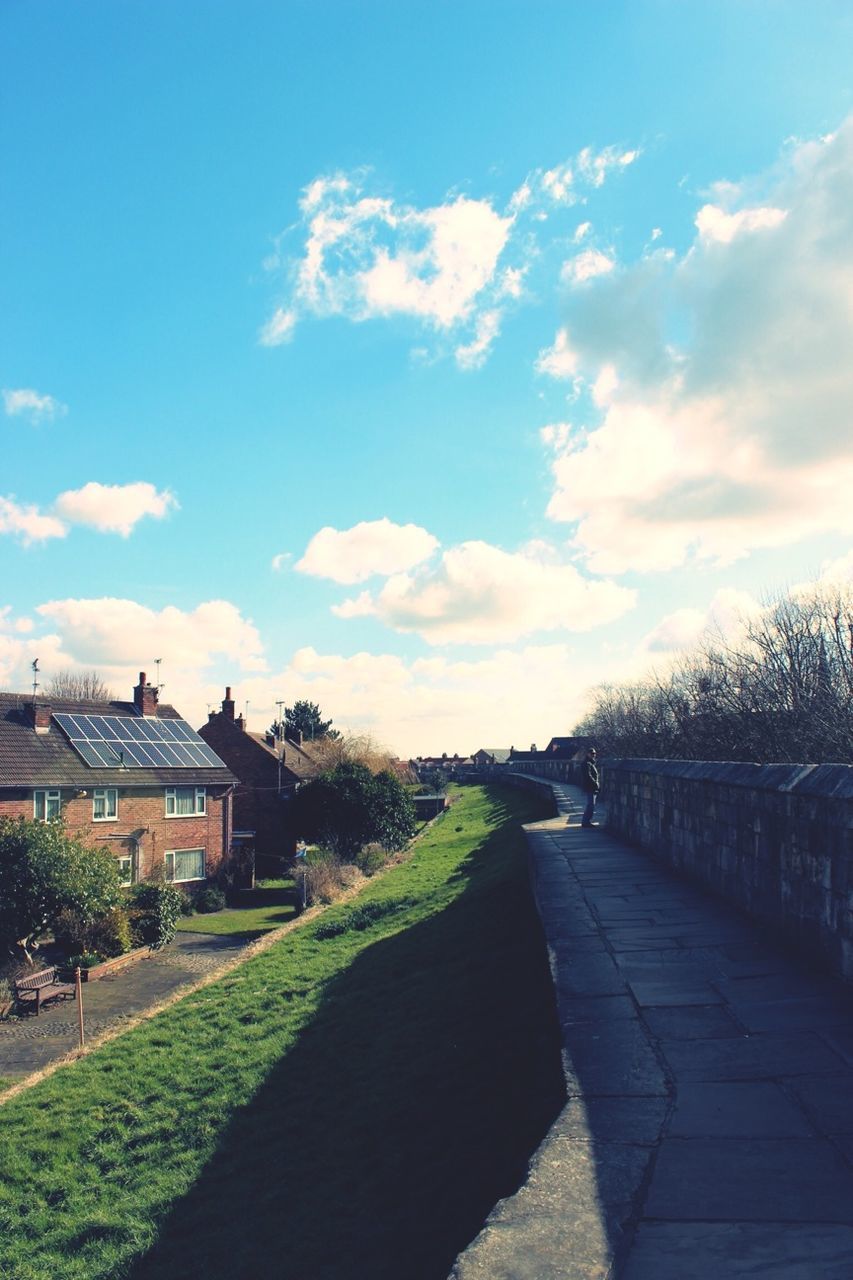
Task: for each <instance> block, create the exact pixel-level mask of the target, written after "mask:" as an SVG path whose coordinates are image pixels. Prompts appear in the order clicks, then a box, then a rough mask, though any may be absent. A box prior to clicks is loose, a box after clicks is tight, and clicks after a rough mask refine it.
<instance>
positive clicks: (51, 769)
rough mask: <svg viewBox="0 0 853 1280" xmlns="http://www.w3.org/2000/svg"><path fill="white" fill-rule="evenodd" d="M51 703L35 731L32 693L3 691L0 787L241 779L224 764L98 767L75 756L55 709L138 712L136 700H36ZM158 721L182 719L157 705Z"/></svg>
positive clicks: (212, 782) (151, 784)
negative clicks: (47, 719) (44, 727)
mask: <svg viewBox="0 0 853 1280" xmlns="http://www.w3.org/2000/svg"><path fill="white" fill-rule="evenodd" d="M36 703H37V704H38V705H39V706H41V707H49V708H50V711H51V720H50V724H49V727H48V728H47V730H46V731H44V732H40V733H36V731H35V729H34V728H33V721H32V710H31V708H32V704H33V698H32V695H25V694H21V693H0V788H3V787H92V786H95V785H98V786H105V787H115V786H124V787H127V786H133V787H162V786H216V785H220V786H221V785H226V786H227V785H230V784H231V783H234V782H236V781H237V779H236V778H235V777H234V775H233V774H232V773H231V771H230V770H229V769H228V768H226V766H225V765H224V764H223V765H222V766H221V767H220V768H213V767H208V768H204V767H201V766H191V767H188V768H183V769H169V768H162V769H157V768H153V769H127V768H117V769H97V768H92V767H91V766H90V765H88V764H86V762H85V760H83V758H82V757H81V756H79V755H78V754H77V752H76V751H75V750H74V748H73V747H72V746H71V744H70V742H69V741H68V739H67V738H66V736H65V734H64V733H63V732H62V730H61V729H60V728H59V726H58V725H57V724H56V722H55V719H54V718H53V716H54V714H55V713H62V712H65V713H67V714H69V715H95V716H138V714H139V712H138V711H137V708H136V707H135V705H134V704H133V703H132V702H119V701H115V700H113V701H104V702H91V701H89V702H74V701H70V700H69V699H65V698H50V699H48V698H37V699H36ZM157 718H158V719H160V720H180V719H181V718H182V717H181V715H180V712H178V711H176V710H175V708H174V707H171V706H168V705H163V706H158V707H157Z"/></svg>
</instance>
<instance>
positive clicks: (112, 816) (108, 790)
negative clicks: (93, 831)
mask: <svg viewBox="0 0 853 1280" xmlns="http://www.w3.org/2000/svg"><path fill="white" fill-rule="evenodd" d="M110 796H112V798H113V811H112V813H110V799H109V798H110ZM99 799H101V800H102V801H103V804H104V812H103V813H102V814H101V816H100V817H98V815H97V813H96V812H95V806H96V805H97V803H98V800H99ZM92 821H93V822H118V787H95V790H94V791H93V792H92Z"/></svg>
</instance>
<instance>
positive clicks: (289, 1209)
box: [130, 805, 564, 1280]
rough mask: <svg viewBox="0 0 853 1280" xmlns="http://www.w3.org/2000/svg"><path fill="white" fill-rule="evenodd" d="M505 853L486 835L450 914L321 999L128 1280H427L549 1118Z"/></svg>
mask: <svg viewBox="0 0 853 1280" xmlns="http://www.w3.org/2000/svg"><path fill="white" fill-rule="evenodd" d="M498 811H502V812H506V809H505V808H504V806H500V805H499V806H497V807H496V810H495V812H498ZM517 836H518V842H517V843H515V844H514V846H513V848H511V849H509V850H508V848H507V836H506V833H500V832H497V833H495V834H494V835H492V836H490V837H489V838H488V839H487V840H486V841H485V842H484V844H483V845H482V846H481V847H480V848H479V849H477V850H476V851H475V852H474V853H473V854H472V855H471V856H470V857H469V858H468V859H467V860H466V862H465V863H464V865H463V868H462V870H461V872H460V874H462V875H463V876H464V878H465V880H466V885H465V890H464V892H463V893H462V894H461V896H460V897H458V898H457V899H455V900H454V901H453V902H452V903H451V904H450V905H449V906H448V907H447V908H446V909H445V910H443V911H441V912H439V913H438V914H436V915H434V916H432V917H429V918H428V919H426V920H423V921H421V922H419V923H418V924H415V925H413V926H412V927H410V928H408V929H404V930H403V931H402V932H400V933H398V934H396V935H394V936H391V937H389V938H385V939H382V940H379V941H377V942H376V943H374V944H373V945H372V946H370V947H368V948H367V950H365V951H363V952H361V953H360V954H359V955H358V956H357V958H356V959H355V961H354V962H353V963H352V964H351V965H350V966H349V968H348V969H347V970H346V971H345V972H343V973H342V974H341V975H339V976H338V977H337V978H336V979H334V980H333V981H332V982H331V983H330V984H329V985H328V987H327V988H326V990H325V992H324V998H323V1003H322V1006H321V1008H320V1011H319V1012H318V1014H317V1016H316V1017H315V1019H314V1020H313V1022H312V1023H311V1024H310V1025H309V1026H308V1028H307V1029H306V1030H305V1032H304V1033H303V1034H302V1035H301V1037H300V1039H299V1042H298V1044H297V1045H296V1046H295V1047H294V1048H293V1049H292V1050H291V1051H290V1052H289V1053H288V1054H287V1055H286V1056H285V1057H284V1058H282V1059H281V1060H280V1062H279V1063H278V1065H277V1066H276V1068H275V1069H274V1070H273V1071H272V1072H271V1073H270V1075H269V1076H268V1077H267V1079H266V1080H265V1081H264V1083H263V1084H262V1085H261V1087H260V1089H259V1090H258V1092H257V1093H256V1094H255V1095H254V1097H252V1098H251V1100H250V1101H248V1103H247V1105H246V1106H245V1107H244V1108H243V1109H242V1110H241V1111H240V1112H238V1113H237V1115H236V1116H235V1118H234V1120H233V1122H232V1123H231V1125H230V1126H229V1127H228V1128H227V1129H226V1131H225V1132H224V1134H223V1137H222V1140H221V1142H220V1144H219V1147H218V1149H217V1151H216V1153H215V1155H214V1156H213V1158H212V1159H211V1161H210V1162H209V1163H208V1165H207V1166H206V1168H205V1169H204V1171H203V1172H202V1174H201V1175H200V1177H199V1179H198V1181H197V1182H196V1184H195V1185H194V1187H193V1189H192V1191H191V1192H190V1193H189V1194H188V1195H187V1196H186V1197H185V1198H184V1199H183V1200H182V1201H181V1202H179V1203H177V1204H176V1205H175V1206H173V1209H172V1212H171V1213H170V1215H169V1217H168V1218H167V1219H166V1221H165V1223H164V1224H163V1227H162V1230H161V1235H160V1240H159V1243H158V1244H157V1245H156V1246H155V1248H154V1249H153V1250H152V1251H151V1252H150V1253H149V1254H148V1255H147V1256H146V1257H144V1258H142V1259H141V1260H139V1261H138V1262H137V1263H136V1265H135V1266H134V1267H133V1269H132V1270H131V1272H130V1275H131V1276H132V1277H133V1280H177V1278H178V1277H181V1278H182V1280H186V1278H191V1277H201V1276H204V1277H205V1280H226V1277H227V1278H228V1280H242V1278H243V1277H249V1276H251V1277H256V1276H271V1277H276V1280H287V1278H289V1277H292V1278H293V1280H297V1278H298V1280H365V1278H366V1277H368V1276H369V1277H370V1278H371V1280H384V1278H386V1277H387V1278H388V1280H391V1278H392V1277H393V1280H399V1278H400V1277H401V1276H404V1277H406V1280H443V1277H445V1276H446V1275H447V1272H448V1271H449V1270H450V1267H451V1266H452V1263H453V1260H454V1258H455V1256H456V1255H457V1253H458V1252H459V1251H460V1250H461V1249H462V1248H463V1247H464V1246H465V1245H466V1244H467V1243H468V1241H469V1240H471V1239H472V1238H473V1236H474V1235H476V1234H477V1232H478V1231H479V1229H480V1227H481V1225H482V1222H483V1220H484V1218H485V1217H486V1215H487V1214H488V1212H489V1211H490V1209H491V1208H492V1206H493V1204H494V1203H495V1201H497V1200H498V1199H500V1198H501V1197H502V1196H505V1195H507V1194H510V1193H511V1192H512V1191H513V1190H515V1189H516V1187H517V1186H518V1185H519V1183H520V1181H521V1180H522V1179H523V1177H524V1174H525V1170H526V1165H527V1161H528V1160H529V1158H530V1156H531V1155H532V1153H533V1151H534V1150H535V1149H536V1147H537V1145H538V1144H539V1142H540V1140H541V1138H542V1136H543V1134H544V1132H545V1131H546V1130H547V1128H548V1127H549V1125H550V1123H551V1122H552V1120H553V1119H554V1117H555V1116H556V1114H557V1113H558V1111H559V1110H560V1107H561V1105H562V1102H563V1096H564V1087H563V1077H562V1072H561V1068H560V1057H559V1032H558V1026H557V1020H556V1012H555V1008H554V1000H553V993H552V987H551V983H550V978H549V974H548V968H547V963H546V957H545V950H544V945H543V941H542V935H541V929H540V925H539V920H538V917H537V916H536V913H535V909H534V907H533V902H532V899H531V895H530V891H529V887H528V883H527V875H526V870H525V866H524V857H523V853H522V852H521V844H520V842H521V834H520V832H518V833H517ZM325 945H332V943H331V942H330V943H329V944H325Z"/></svg>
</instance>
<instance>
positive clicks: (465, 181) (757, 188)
mask: <svg viewBox="0 0 853 1280" xmlns="http://www.w3.org/2000/svg"><path fill="white" fill-rule="evenodd" d="M0 44H1V45H2V58H3V69H4V73H3V77H2V86H0V93H2V108H0V163H2V169H3V175H4V180H3V195H2V201H0V255H2V269H1V270H0V291H2V292H1V293H0V297H1V298H2V306H1V307H0V388H2V389H3V399H2V401H0V433H2V437H3V453H2V470H0V569H2V576H0V686H2V687H5V688H26V687H28V683H29V664H30V662H31V661H32V659H33V657H39V659H40V662H41V666H42V669H43V671H44V672H45V673H46V674H50V673H51V672H53V671H56V670H59V669H67V668H74V667H83V668H87V667H92V666H94V667H96V668H98V670H100V671H101V672H102V673H103V674H104V675H105V676H106V678H107V679H108V680H109V682H110V684H111V685H112V686H113V688H115V689H116V691H117V692H124V691H125V689H126V688H129V685H130V684H131V683H133V678H134V677H135V673H136V672H137V671H138V670H140V669H142V668H144V669H146V670H152V669H153V662H154V659H155V658H162V660H163V663H162V678H163V680H164V681H165V683H166V692H165V695H164V696H165V697H167V698H169V699H170V700H172V701H174V702H175V703H176V705H178V706H179V707H180V708H181V709H182V710H183V711H184V712H185V713H186V714H187V715H188V716H189V717H190V718H191V719H193V720H195V721H197V722H198V721H200V720H201V719H203V718H204V715H205V711H206V707H207V705H208V704H209V703H211V702H215V701H217V700H218V699H219V698H220V697H221V696H222V686H223V685H224V684H225V683H229V684H231V685H233V686H234V690H235V696H236V697H237V698H238V701H239V702H240V703H243V702H245V701H246V700H248V702H249V716H250V722H251V723H252V724H253V726H255V727H263V726H264V725H265V724H266V723H268V722H269V720H270V718H271V716H272V713H273V709H274V704H275V701H276V699H277V698H283V699H285V700H286V701H288V702H292V701H293V700H294V699H296V698H298V697H310V698H312V699H315V700H317V701H319V702H320V703H321V705H322V706H323V708H324V709H325V711H326V712H327V714H329V715H332V716H333V717H334V718H335V721H336V723H338V724H341V725H343V726H347V727H349V728H351V729H353V730H366V731H369V732H371V733H373V734H375V735H376V736H378V737H380V738H382V739H383V740H385V741H386V742H388V743H389V744H390V745H391V746H392V747H394V748H395V749H396V750H398V751H399V752H400V753H402V754H410V753H424V754H426V753H432V752H437V751H442V750H448V751H450V752H452V751H460V752H467V751H472V750H474V749H476V748H477V747H478V746H481V745H494V746H500V745H503V746H508V745H510V744H511V743H514V744H515V745H520V744H524V745H528V744H529V743H530V742H531V741H538V742H540V743H541V742H543V741H546V740H547V738H548V737H550V736H551V734H554V733H565V732H568V730H569V729H570V728H571V725H572V723H573V722H574V720H575V719H576V718H577V716H578V715H579V714H580V713H581V712H582V710H583V706H584V700H585V695H586V691H587V690H588V689H589V687H590V686H591V685H593V684H595V683H596V682H598V681H601V680H607V679H620V678H631V677H633V676H635V675H637V674H638V673H640V672H642V671H643V670H645V669H646V668H648V667H649V666H650V665H651V664H652V663H656V664H658V665H665V664H666V663H667V662H669V661H671V660H672V659H673V658H674V657H677V655H678V653H679V652H682V651H683V648H684V646H685V645H689V644H690V643H692V642H693V641H694V640H695V638H696V636H697V635H698V634H699V632H700V631H701V628H702V626H703V625H705V624H706V623H707V622H709V621H710V622H715V623H717V624H719V625H722V626H724V627H726V626H730V625H734V622H733V620H734V619H735V617H736V616H737V615H738V614H742V613H743V612H744V611H747V612H748V611H749V610H750V609H752V608H755V607H756V601H760V599H761V598H762V597H763V596H764V595H766V593H767V592H768V591H772V590H774V589H778V588H780V587H783V586H785V585H786V584H791V583H797V582H801V581H805V580H808V579H811V578H815V577H818V576H819V575H824V576H829V577H849V576H850V575H851V569H852V568H853V557H851V541H853V539H851V534H853V519H851V515H850V511H849V506H850V503H849V498H848V496H847V495H848V494H849V493H850V491H851V480H853V449H851V435H853V433H851V429H850V426H851V424H850V404H851V392H853V371H851V370H853V362H851V360H850V352H851V338H853V308H852V307H851V302H850V299H851V297H853V212H851V211H853V123H851V113H853V87H851V81H850V75H849V68H850V66H851V65H853V13H851V10H850V7H849V5H847V4H846V3H838V4H833V3H817V4H813V5H810V6H805V5H802V4H800V3H798V2H797V3H784V2H772V0H752V2H750V0H739V2H736V3H735V2H726V0H720V2H717V3H713V4H712V3H707V4H706V3H695V4H694V3H690V4H688V3H675V2H673V0H667V2H663V0H661V2H658V3H653V2H651V0H635V2H634V3H630V4H629V3H625V4H618V3H612V4H607V5H593V4H580V3H560V4H556V3H555V4H552V3H537V4H535V5H530V4H521V3H506V2H505V3H495V0H491V3H488V4H486V3H482V4H481V3H466V2H464V0H463V2H462V3H458V2H457V3H453V4H449V3H447V4H445V3H434V2H433V3H429V4H425V3H424V4H420V3H399V2H397V3H394V4H385V3H368V2H366V0H363V2H361V3H317V2H316V0H312V3H278V4H273V3H257V2H253V0H243V2H242V3H240V4H239V5H238V4H236V3H233V2H229V3H215V2H212V0H205V3H192V2H191V0H181V3H180V4H174V3H171V2H170V3H166V2H165V0H162V2H159V3H158V2H157V0H148V2H147V3H145V4H121V5H119V4H115V3H97V2H96V0H87V2H86V3H85V4H84V3H74V2H73V0H71V2H66V3H64V4H62V5H55V4H53V5H52V4H41V5H33V4H31V3H25V2H24V0H7V2H6V4H5V5H4V6H3V7H2V10H0Z"/></svg>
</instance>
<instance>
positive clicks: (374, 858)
mask: <svg viewBox="0 0 853 1280" xmlns="http://www.w3.org/2000/svg"><path fill="white" fill-rule="evenodd" d="M387 861H388V853H387V851H386V850H385V849H383V848H382V845H381V844H369V845H368V846H367V848H366V849H362V851H361V853H359V854H358V855H357V856H356V860H355V862H356V866H357V867H358V869H359V871H360V872H361V873H362V875H365V876H373V875H376V872H377V871H381V870H382V868H383V867H384V866H385V864H386V862H387Z"/></svg>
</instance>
